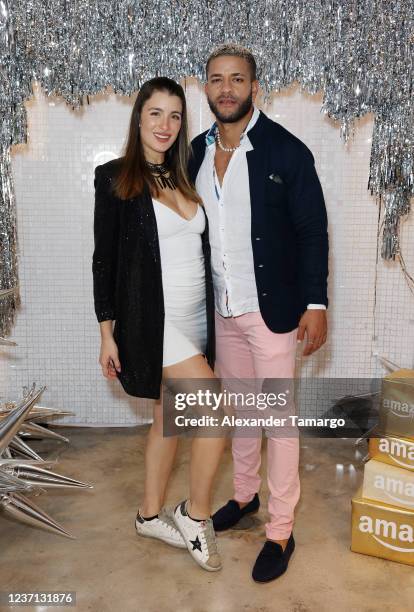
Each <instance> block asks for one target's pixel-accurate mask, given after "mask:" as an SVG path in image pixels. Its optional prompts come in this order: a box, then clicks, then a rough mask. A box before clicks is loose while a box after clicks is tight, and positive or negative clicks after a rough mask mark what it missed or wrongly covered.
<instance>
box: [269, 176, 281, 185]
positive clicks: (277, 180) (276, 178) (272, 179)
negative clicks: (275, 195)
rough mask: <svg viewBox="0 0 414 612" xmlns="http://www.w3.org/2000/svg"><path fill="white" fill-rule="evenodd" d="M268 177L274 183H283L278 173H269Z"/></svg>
mask: <svg viewBox="0 0 414 612" xmlns="http://www.w3.org/2000/svg"><path fill="white" fill-rule="evenodd" d="M269 178H270V180H271V181H274V182H275V183H279V184H280V185H283V181H282V179H281V178H280V176H279V175H278V174H269Z"/></svg>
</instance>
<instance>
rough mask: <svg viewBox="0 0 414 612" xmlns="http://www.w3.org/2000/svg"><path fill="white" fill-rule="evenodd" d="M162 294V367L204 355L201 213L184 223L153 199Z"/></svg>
mask: <svg viewBox="0 0 414 612" xmlns="http://www.w3.org/2000/svg"><path fill="white" fill-rule="evenodd" d="M152 201H153V204H154V211H155V217H156V221H157V228H158V239H159V245H160V255H161V270H162V286H163V293H164V309H165V322H164V352H163V367H165V366H170V365H173V364H175V363H179V362H180V361H184V359H188V358H189V357H193V356H194V355H198V354H200V353H201V354H204V353H205V349H206V343H207V315H206V287H205V267H204V255H203V250H202V242H201V234H202V233H203V231H204V228H205V217H204V212H203V210H202V208H201V206H200V205H197V212H196V213H195V215H194V217H192V218H191V219H189V220H187V219H184V218H183V217H181V215H179V214H178V213H176V212H174V211H173V210H171V208H168V206H166V205H165V204H162V203H161V202H159V201H158V200H156V199H153V200H152Z"/></svg>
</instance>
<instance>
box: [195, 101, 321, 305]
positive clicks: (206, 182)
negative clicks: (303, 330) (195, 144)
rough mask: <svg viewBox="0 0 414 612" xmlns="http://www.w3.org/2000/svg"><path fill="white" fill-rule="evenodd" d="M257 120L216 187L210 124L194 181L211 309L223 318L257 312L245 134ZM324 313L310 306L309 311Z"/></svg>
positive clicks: (254, 118) (256, 113)
mask: <svg viewBox="0 0 414 612" xmlns="http://www.w3.org/2000/svg"><path fill="white" fill-rule="evenodd" d="M259 115H260V112H259V110H258V109H257V108H256V107H255V108H254V111H253V115H252V117H251V119H250V121H249V123H248V125H247V127H246V129H245V131H244V132H243V134H242V136H241V139H240V146H239V147H238V148H237V149H236V150H235V151H234V153H233V155H232V156H231V158H230V161H229V165H228V166H227V169H226V172H225V174H224V177H223V182H222V185H221V186H220V183H219V180H218V177H217V174H216V170H215V164H214V157H215V153H216V141H215V136H214V135H215V130H216V123H214V124H213V125H212V127H211V129H210V130H209V132H208V134H207V136H206V145H207V148H206V154H205V157H204V160H203V163H202V164H201V167H200V170H199V172H198V175H197V179H196V189H197V191H198V193H199V195H200V196H201V198H202V200H203V203H204V207H205V210H206V213H207V217H208V222H209V239H210V246H211V267H212V274H213V283H214V294H215V307H216V310H217V311H218V313H219V314H221V315H222V316H223V317H237V316H239V315H242V314H245V313H247V312H257V311H258V310H259V300H258V297H257V287H256V280H255V272H254V262H253V250H252V243H251V202H250V185H249V170H248V166H247V157H246V153H247V151H251V150H252V149H253V146H252V144H251V142H250V140H249V137H248V135H247V132H248V131H249V130H250V129H251V128H252V127H253V126H254V125H255V123H256V121H257V120H258V118H259ZM315 307H317V308H325V306H323V305H322V306H320V305H318V304H309V306H308V308H315Z"/></svg>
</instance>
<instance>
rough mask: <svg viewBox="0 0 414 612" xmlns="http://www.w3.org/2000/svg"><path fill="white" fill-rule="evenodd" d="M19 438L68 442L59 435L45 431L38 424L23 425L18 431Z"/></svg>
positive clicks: (44, 428) (49, 430)
mask: <svg viewBox="0 0 414 612" xmlns="http://www.w3.org/2000/svg"><path fill="white" fill-rule="evenodd" d="M19 436H21V437H23V438H50V439H52V440H60V441H61V442H69V438H65V436H62V435H61V434H58V433H56V432H55V431H52V430H51V429H46V427H42V425H39V424H38V423H23V425H21V427H20V430H19Z"/></svg>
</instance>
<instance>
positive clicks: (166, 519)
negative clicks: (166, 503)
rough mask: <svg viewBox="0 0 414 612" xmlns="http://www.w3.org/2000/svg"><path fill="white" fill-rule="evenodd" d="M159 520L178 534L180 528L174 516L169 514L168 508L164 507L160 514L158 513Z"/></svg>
mask: <svg viewBox="0 0 414 612" xmlns="http://www.w3.org/2000/svg"><path fill="white" fill-rule="evenodd" d="M158 520H160V521H161V523H163V524H164V525H166V526H167V528H168V530H169V531H170V532H171V533H173V534H177V532H178V529H177V527H176V525H175V523H174V520H173V518H172V516H171V515H170V514H169V512H168V510H166V509H165V508H163V509H162V510H161V511H160V513H159V515H158Z"/></svg>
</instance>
